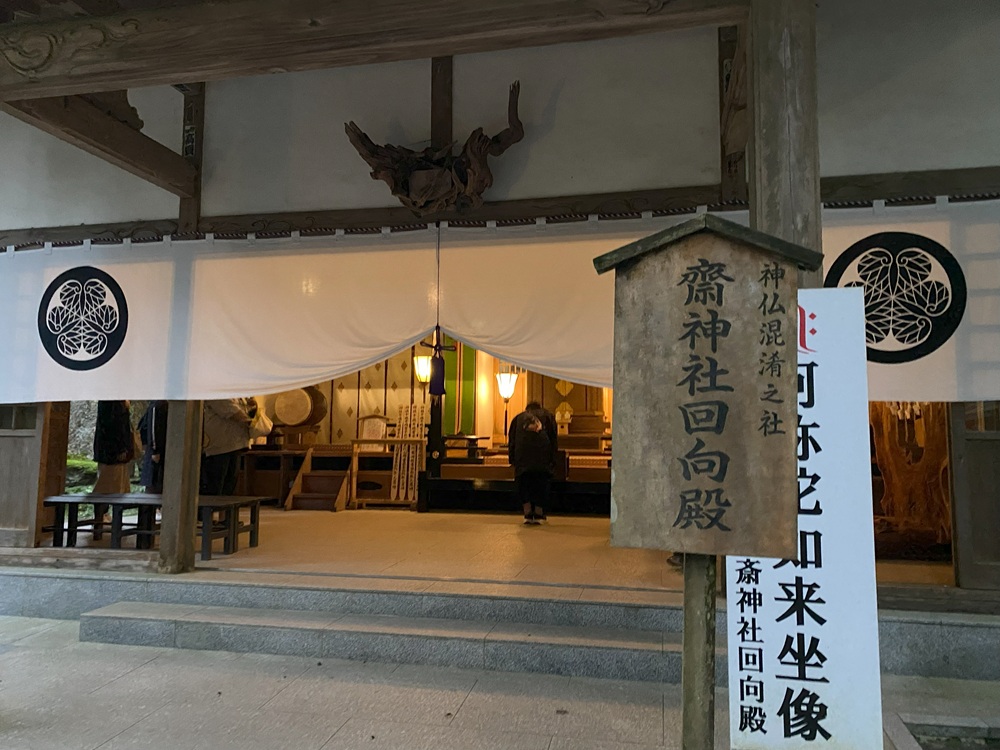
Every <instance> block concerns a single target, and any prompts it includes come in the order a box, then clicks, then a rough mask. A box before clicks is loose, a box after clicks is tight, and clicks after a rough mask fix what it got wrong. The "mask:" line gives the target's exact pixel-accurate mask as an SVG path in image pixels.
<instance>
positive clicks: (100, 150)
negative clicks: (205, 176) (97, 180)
mask: <svg viewBox="0 0 1000 750" xmlns="http://www.w3.org/2000/svg"><path fill="white" fill-rule="evenodd" d="M0 110H2V111H4V112H6V113H7V114H10V115H12V116H14V117H16V118H17V119H19V120H22V121H23V122H26V123H29V124H30V125H34V126H35V127H38V128H40V129H41V130H44V131H45V132H46V133H49V134H50V135H54V136H55V137H56V138H59V139H60V140H63V141H66V142H67V143H71V144H73V145H74V146H78V147H79V148H82V149H83V150H84V151H86V152H87V153H90V154H93V155H94V156H98V157H100V158H102V159H104V160H105V161H108V162H111V163H112V164H114V165H115V166H117V167H121V168H122V169H124V170H125V171H126V172H131V173H132V174H134V175H136V176H138V177H142V178H143V179H144V180H148V181H149V182H151V183H153V184H154V185H156V186H158V187H161V188H163V189H164V190H167V191H169V192H171V193H173V194H175V195H179V196H181V197H183V198H190V197H192V196H194V195H195V193H196V180H197V176H198V173H197V170H196V169H195V168H194V167H193V166H192V165H191V164H189V163H188V162H187V161H186V160H185V159H184V157H183V156H181V155H180V154H178V153H176V152H174V151H171V150H170V149H169V148H167V147H166V146H164V145H163V144H161V143H158V142H157V141H154V140H153V139H152V138H149V137H148V136H145V135H143V134H142V133H140V132H138V131H136V130H134V129H132V128H131V127H129V126H128V125H126V124H124V123H122V122H119V121H118V120H116V119H115V118H113V117H110V116H108V115H107V114H105V113H104V112H102V111H101V110H100V109H98V108H97V107H95V106H94V105H92V104H90V103H89V102H87V101H85V100H84V99H83V98H82V97H75V96H72V97H55V98H52V99H30V100H26V101H16V102H2V103H0Z"/></svg>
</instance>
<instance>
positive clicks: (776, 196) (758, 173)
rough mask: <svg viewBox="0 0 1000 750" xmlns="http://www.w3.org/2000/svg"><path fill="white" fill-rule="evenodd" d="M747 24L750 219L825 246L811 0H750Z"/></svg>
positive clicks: (816, 279)
mask: <svg viewBox="0 0 1000 750" xmlns="http://www.w3.org/2000/svg"><path fill="white" fill-rule="evenodd" d="M749 23H750V47H749V48H750V53H749V61H748V72H749V76H750V87H749V91H750V97H749V98H750V112H751V122H752V127H753V130H752V134H751V137H750V154H749V164H750V226H751V227H753V228H754V229H758V230H760V231H762V232H766V233H768V234H772V235H774V236H776V237H780V238H781V239H783V240H787V241H788V242H793V243H795V244H797V245H801V246H802V247H805V248H808V249H810V250H817V251H819V252H822V249H823V238H822V234H821V222H822V216H821V213H822V207H821V205H820V177H819V116H818V114H817V111H818V105H817V95H816V5H815V3H812V2H802V0H752V2H751V13H750V22H749ZM801 281H802V283H801V284H800V287H802V288H807V287H809V286H818V285H820V284H821V283H822V270H820V271H818V272H816V273H815V274H812V275H811V276H810V277H809V278H803V279H802V280H801Z"/></svg>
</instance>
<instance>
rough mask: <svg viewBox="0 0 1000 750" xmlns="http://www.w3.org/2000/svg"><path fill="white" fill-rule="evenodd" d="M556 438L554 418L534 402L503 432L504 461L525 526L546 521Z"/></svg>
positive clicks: (556, 443) (556, 449) (557, 448)
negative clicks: (510, 469)
mask: <svg viewBox="0 0 1000 750" xmlns="http://www.w3.org/2000/svg"><path fill="white" fill-rule="evenodd" d="M557 434H558V433H557V430H556V420H555V417H554V416H552V413H551V412H549V411H547V410H545V409H544V408H542V405H541V404H539V403H538V402H537V401H532V402H531V403H529V404H528V405H527V407H525V410H524V411H523V412H521V413H520V414H518V415H517V416H516V417H514V420H513V421H512V422H511V424H510V428H509V429H508V430H507V457H508V459H509V460H510V463H511V465H512V466H513V467H514V482H515V484H516V487H517V495H518V497H519V498H520V500H521V507H522V509H523V510H524V523H525V524H528V525H534V524H538V523H541V522H542V521H545V520H546V516H545V508H546V507H547V506H548V504H549V503H548V501H549V492H550V490H551V487H552V477H553V474H554V473H555V466H556V453H557V451H558V450H559V442H558V436H557Z"/></svg>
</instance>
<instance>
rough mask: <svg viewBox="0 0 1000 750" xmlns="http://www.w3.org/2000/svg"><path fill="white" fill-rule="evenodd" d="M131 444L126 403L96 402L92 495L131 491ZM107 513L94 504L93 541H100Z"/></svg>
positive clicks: (132, 446)
mask: <svg viewBox="0 0 1000 750" xmlns="http://www.w3.org/2000/svg"><path fill="white" fill-rule="evenodd" d="M134 458H135V441H134V440H133V438H132V422H131V420H130V419H129V402H128V401H98V402H97V424H96V425H95V428H94V460H95V461H96V462H97V482H96V483H95V484H94V489H93V490H91V492H93V493H94V494H99V495H120V494H125V493H127V492H130V491H131V489H132V482H131V475H132V460H133V459H134ZM107 512H108V506H107V504H106V503H96V502H95V503H94V539H100V538H101V529H102V527H103V524H102V522H101V519H104V516H105V514H106V513H107Z"/></svg>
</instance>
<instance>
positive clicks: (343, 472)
mask: <svg viewBox="0 0 1000 750" xmlns="http://www.w3.org/2000/svg"><path fill="white" fill-rule="evenodd" d="M332 458H336V459H340V460H339V461H335V462H332V463H342V464H343V468H340V467H339V466H338V467H337V468H336V469H329V468H320V466H321V465H322V464H324V463H331V461H324V459H332ZM350 460H351V459H350V451H349V449H348V451H347V452H345V451H344V450H343V449H342V448H338V447H335V446H329V447H323V448H310V449H309V450H308V451H306V456H305V460H304V461H303V462H302V466H301V467H300V468H299V473H298V474H297V475H296V477H295V481H294V482H293V483H292V487H291V490H289V492H288V497H287V498H286V499H285V510H329V511H337V510H344V509H345V508H346V507H347V493H348V487H349V482H348V481H347V480H348V477H349V476H350ZM314 466H315V468H314Z"/></svg>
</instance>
